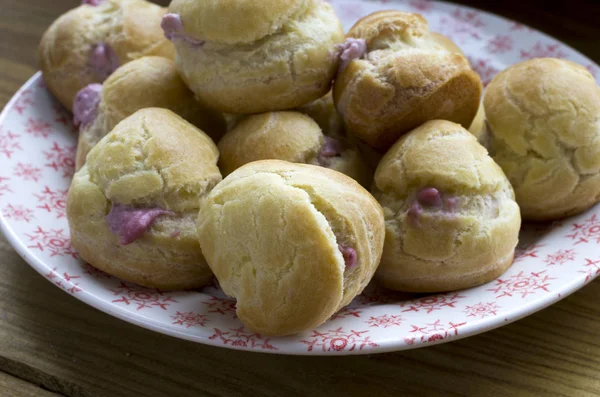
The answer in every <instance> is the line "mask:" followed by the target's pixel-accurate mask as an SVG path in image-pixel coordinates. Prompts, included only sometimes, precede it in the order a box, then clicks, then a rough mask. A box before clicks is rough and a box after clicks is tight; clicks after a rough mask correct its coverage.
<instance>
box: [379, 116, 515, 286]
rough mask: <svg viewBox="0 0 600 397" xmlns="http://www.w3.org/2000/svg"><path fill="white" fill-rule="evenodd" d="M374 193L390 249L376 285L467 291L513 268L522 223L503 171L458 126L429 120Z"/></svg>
mask: <svg viewBox="0 0 600 397" xmlns="http://www.w3.org/2000/svg"><path fill="white" fill-rule="evenodd" d="M372 193H373V195H374V196H375V198H376V199H377V200H378V201H379V203H380V204H381V206H382V207H383V211H384V216H385V229H386V237H385V247H384V251H383V256H382V259H381V264H380V266H379V269H378V271H377V273H376V276H375V277H376V279H377V280H378V281H379V282H381V283H382V284H383V285H384V286H386V287H388V288H391V289H396V290H400V291H406V292H443V291H452V290H457V289H462V288H469V287H473V286H476V285H480V284H483V283H486V282H488V281H491V280H493V279H494V278H496V277H498V276H499V275H501V274H502V273H504V271H505V270H506V269H507V268H508V267H509V266H510V265H511V264H512V262H513V255H514V250H515V247H516V245H517V242H518V236H519V229H520V226H521V218H520V213H519V206H518V205H517V203H516V202H515V200H514V192H513V189H512V187H511V185H510V183H509V181H508V179H507V178H506V176H505V175H504V173H503V172H502V169H501V168H500V167H499V166H498V165H497V164H496V163H495V162H494V161H493V160H492V158H491V157H490V156H489V155H488V153H487V151H486V149H485V148H484V147H483V146H481V145H480V144H479V143H478V142H477V139H476V138H475V137H474V136H473V135H472V134H470V133H469V132H468V131H467V130H465V129H464V128H462V127H461V126H460V125H458V124H455V123H452V122H449V121H441V120H433V121H429V122H426V123H425V124H423V125H422V126H421V127H419V128H417V129H415V130H413V131H411V132H409V133H408V134H406V135H405V136H403V137H402V138H400V139H399V140H398V142H396V144H394V146H393V147H392V148H391V149H390V150H389V151H388V152H387V153H386V155H385V156H384V157H383V158H382V160H381V162H380V163H379V166H378V168H377V171H376V172H375V182H374V186H373V188H372Z"/></svg>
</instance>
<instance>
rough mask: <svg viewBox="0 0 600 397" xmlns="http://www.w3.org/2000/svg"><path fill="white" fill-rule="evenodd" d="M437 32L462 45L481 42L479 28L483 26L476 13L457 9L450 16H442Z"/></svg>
mask: <svg viewBox="0 0 600 397" xmlns="http://www.w3.org/2000/svg"><path fill="white" fill-rule="evenodd" d="M439 26H440V29H439V32H440V33H441V34H443V35H445V36H448V37H449V38H450V39H452V40H454V41H456V42H459V43H461V44H464V43H465V42H466V41H467V40H481V28H482V27H483V26H485V24H484V22H483V21H482V20H481V17H480V15H479V13H478V12H475V11H467V10H463V9H460V8H457V9H455V10H454V12H452V16H451V17H448V16H447V15H442V17H441V18H440V23H439Z"/></svg>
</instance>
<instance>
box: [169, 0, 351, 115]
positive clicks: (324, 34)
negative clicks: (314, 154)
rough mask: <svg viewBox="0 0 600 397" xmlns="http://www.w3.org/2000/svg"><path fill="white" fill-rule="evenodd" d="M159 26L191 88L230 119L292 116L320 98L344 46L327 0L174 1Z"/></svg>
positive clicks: (336, 20) (326, 90)
mask: <svg viewBox="0 0 600 397" xmlns="http://www.w3.org/2000/svg"><path fill="white" fill-rule="evenodd" d="M162 27H163V29H164V32H165V35H166V37H168V38H169V39H170V40H171V41H172V42H173V44H174V45H175V47H176V49H177V65H178V67H179V70H180V71H181V73H182V75H183V78H184V80H185V81H186V83H187V84H188V86H189V87H190V88H191V89H192V91H194V93H196V95H197V96H198V97H199V98H200V99H202V100H203V101H204V102H206V103H208V104H210V105H211V106H212V107H214V108H215V109H217V110H220V111H222V112H226V113H242V114H248V113H261V112H267V111H274V110H284V109H292V108H295V107H298V106H301V105H303V104H306V103H308V102H311V101H313V100H315V99H318V98H320V97H322V96H323V95H325V94H326V93H327V92H328V91H329V90H330V88H331V82H332V80H333V77H334V74H335V71H336V69H337V65H338V59H337V50H336V45H338V44H340V43H342V42H343V41H344V33H343V28H342V25H341V23H340V21H339V19H338V18H337V16H336V15H335V13H334V11H333V7H332V6H331V5H330V4H328V3H326V2H324V1H322V0H298V1H279V0H227V1H200V0H173V1H172V2H171V5H170V6H169V13H168V14H167V15H165V16H164V18H163V21H162Z"/></svg>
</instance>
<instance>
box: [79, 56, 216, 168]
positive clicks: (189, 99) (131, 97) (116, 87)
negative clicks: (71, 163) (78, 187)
mask: <svg viewBox="0 0 600 397" xmlns="http://www.w3.org/2000/svg"><path fill="white" fill-rule="evenodd" d="M151 107H158V108H164V109H169V110H172V111H173V112H175V113H177V114H178V115H180V116H181V117H183V118H184V119H185V120H187V121H189V122H190V123H192V124H194V125H195V126H196V127H198V128H200V129H201V130H202V131H204V132H206V133H207V134H208V135H209V136H210V137H211V138H212V139H213V140H214V141H215V142H218V141H219V139H220V138H221V136H222V135H223V134H224V133H225V129H226V123H225V119H224V117H223V115H222V114H220V113H218V112H216V111H214V110H211V109H209V108H208V107H206V106H204V105H203V104H201V103H200V102H198V101H197V100H196V99H195V97H194V94H193V93H192V92H191V91H190V90H189V89H188V88H187V86H186V85H185V83H184V82H183V80H182V79H181V77H180V76H179V73H178V72H177V68H176V66H175V62H173V61H172V60H170V59H167V58H163V57H142V58H139V59H137V60H135V61H131V62H129V63H127V64H126V65H123V66H121V67H120V68H118V69H117V70H116V71H115V72H114V73H113V74H112V75H111V76H110V77H109V78H108V79H106V81H105V82H104V84H102V85H100V84H90V85H88V86H87V87H85V88H83V89H82V90H80V91H79V92H78V93H77V95H76V96H75V101H74V105H73V122H74V124H75V125H76V126H78V127H79V143H78V145H77V156H76V161H75V163H76V169H80V168H81V167H82V166H83V164H84V163H85V158H86V156H87V154H88V153H89V151H90V150H91V149H92V148H93V147H94V145H96V143H98V141H99V140H100V139H102V137H104V136H105V135H106V134H108V133H109V132H110V131H112V129H113V128H114V127H115V126H116V125H117V124H118V123H119V122H121V120H124V119H125V118H127V117H129V116H130V115H132V114H133V113H135V112H136V111H138V110H140V109H144V108H151Z"/></svg>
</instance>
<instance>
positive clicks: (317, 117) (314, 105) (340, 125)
mask: <svg viewBox="0 0 600 397" xmlns="http://www.w3.org/2000/svg"><path fill="white" fill-rule="evenodd" d="M296 110H297V111H299V112H302V113H304V114H306V115H307V116H309V117H310V118H312V119H313V120H314V121H316V122H317V124H318V125H319V127H320V128H321V131H323V134H325V135H327V136H330V137H333V138H346V139H347V138H351V137H348V136H347V135H346V132H345V130H344V120H343V119H342V117H341V116H340V115H339V114H338V112H337V109H336V108H335V103H334V102H333V93H332V92H331V91H329V92H328V93H327V94H326V95H325V96H323V97H321V98H319V99H317V100H316V101H312V102H310V103H307V104H306V105H303V106H300V107H299V108H298V109H296Z"/></svg>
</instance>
